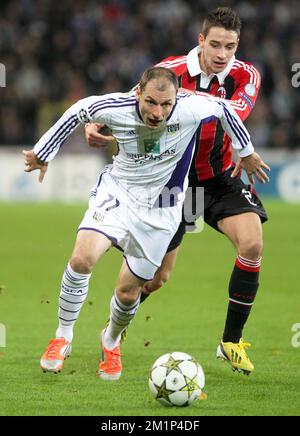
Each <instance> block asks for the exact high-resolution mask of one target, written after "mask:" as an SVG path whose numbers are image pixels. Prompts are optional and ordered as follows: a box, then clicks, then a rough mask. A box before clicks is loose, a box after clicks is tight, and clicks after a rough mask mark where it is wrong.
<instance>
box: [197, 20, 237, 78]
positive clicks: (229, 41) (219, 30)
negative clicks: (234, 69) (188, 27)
mask: <svg viewBox="0 0 300 436" xmlns="http://www.w3.org/2000/svg"><path fill="white" fill-rule="evenodd" d="M238 43H239V37H238V34H237V33H236V32H235V31H234V30H226V29H224V28H223V27H211V28H210V29H209V32H208V34H207V36H206V38H205V37H204V36H203V35H202V33H200V35H199V46H200V47H201V53H200V58H199V61H200V65H201V68H202V70H203V71H205V72H206V74H212V73H215V74H218V73H221V72H222V71H223V70H225V68H226V67H227V65H228V63H229V62H230V60H231V59H232V56H233V55H234V54H235V52H236V50H237V47H238Z"/></svg>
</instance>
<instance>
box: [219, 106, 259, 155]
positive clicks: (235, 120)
mask: <svg viewBox="0 0 300 436" xmlns="http://www.w3.org/2000/svg"><path fill="white" fill-rule="evenodd" d="M214 103H215V105H216V106H218V109H217V107H216V112H218V118H219V119H220V121H221V124H222V127H223V129H224V131H225V132H226V133H227V135H228V136H229V137H230V138H231V141H232V147H233V148H234V149H235V150H237V152H238V154H239V156H240V157H247V156H249V155H250V154H252V153H253V152H254V147H253V145H252V142H251V138H250V134H249V132H248V130H247V129H246V127H245V126H244V124H243V123H242V121H241V119H240V117H239V116H238V115H237V113H236V111H235V110H233V109H232V107H231V105H230V102H229V101H227V100H222V99H215V102H214Z"/></svg>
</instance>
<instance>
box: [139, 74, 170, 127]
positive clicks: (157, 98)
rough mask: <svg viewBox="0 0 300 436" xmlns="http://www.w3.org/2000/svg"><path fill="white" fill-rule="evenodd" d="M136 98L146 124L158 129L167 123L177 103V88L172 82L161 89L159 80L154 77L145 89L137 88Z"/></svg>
mask: <svg viewBox="0 0 300 436" xmlns="http://www.w3.org/2000/svg"><path fill="white" fill-rule="evenodd" d="M136 98H137V101H138V102H139V110H140V114H141V117H142V119H143V121H144V123H145V124H146V126H147V127H149V128H150V129H157V128H159V127H161V126H162V125H163V124H164V123H165V121H166V120H167V118H168V116H169V115H170V113H171V111H172V109H173V107H174V105H175V102H176V89H175V88H174V86H173V84H172V83H170V84H167V87H166V88H165V90H164V91H160V90H159V87H158V83H157V80H156V79H153V80H151V81H150V82H148V83H147V85H146V87H145V89H144V90H143V91H141V90H140V88H139V87H138V88H137V91H136Z"/></svg>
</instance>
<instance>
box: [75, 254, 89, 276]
mask: <svg viewBox="0 0 300 436" xmlns="http://www.w3.org/2000/svg"><path fill="white" fill-rule="evenodd" d="M70 265H71V268H72V269H73V271H75V272H77V273H79V274H90V273H91V272H92V270H93V267H94V261H93V259H92V258H91V257H90V256H82V255H80V254H76V255H74V256H72V258H71V260H70Z"/></svg>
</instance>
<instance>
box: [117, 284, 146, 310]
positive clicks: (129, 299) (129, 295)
mask: <svg viewBox="0 0 300 436" xmlns="http://www.w3.org/2000/svg"><path fill="white" fill-rule="evenodd" d="M140 290H141V288H140V287H136V288H135V287H134V288H132V287H131V288H128V287H127V286H120V287H118V288H116V293H117V297H118V299H119V300H120V302H121V303H122V304H124V305H125V306H132V305H133V304H134V303H135V302H136V301H137V299H138V297H139V294H140Z"/></svg>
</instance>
